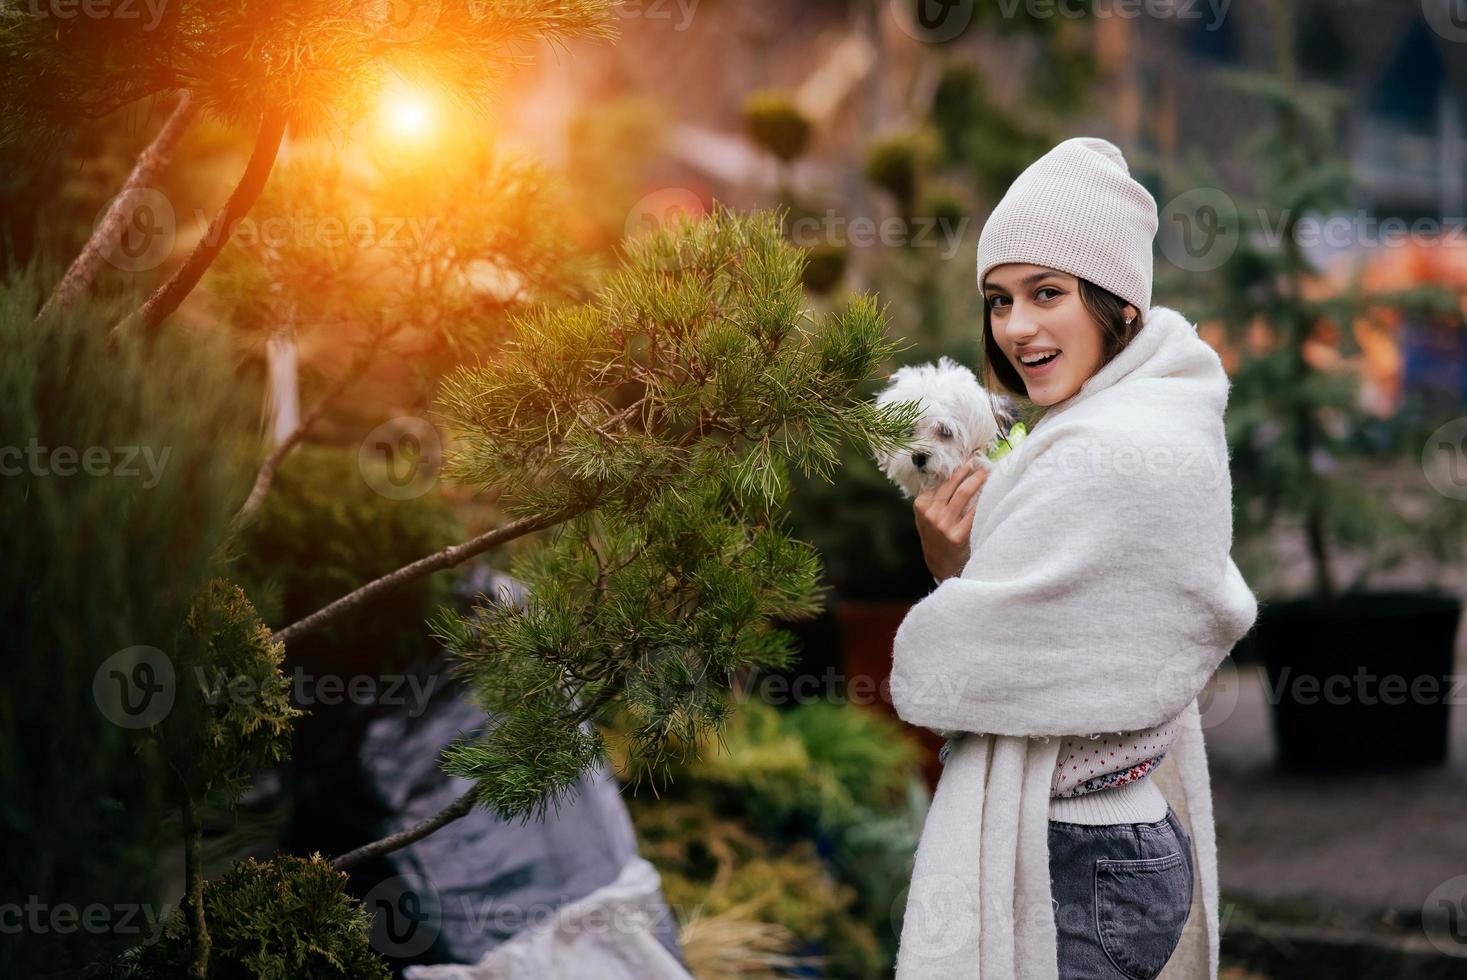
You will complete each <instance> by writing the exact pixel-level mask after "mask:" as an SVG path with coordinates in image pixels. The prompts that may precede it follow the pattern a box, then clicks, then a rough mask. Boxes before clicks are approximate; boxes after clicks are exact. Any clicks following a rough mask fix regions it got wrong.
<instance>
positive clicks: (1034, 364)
mask: <svg viewBox="0 0 1467 980" xmlns="http://www.w3.org/2000/svg"><path fill="white" fill-rule="evenodd" d="M1060 353H1061V352H1060V351H1055V352H1054V353H1052V354H1049V355H1046V356H1045V357H1042V358H1040V359H1038V360H1035V361H1027V360H1021V361H1020V362H1019V363H1020V364H1022V365H1023V367H1024V370H1026V371H1031V372H1032V371H1040V370H1043V369H1045V368H1047V367H1048V366H1049V365H1051V364H1053V363H1054V362H1055V360H1056V359H1057V358H1058V357H1059V356H1060Z"/></svg>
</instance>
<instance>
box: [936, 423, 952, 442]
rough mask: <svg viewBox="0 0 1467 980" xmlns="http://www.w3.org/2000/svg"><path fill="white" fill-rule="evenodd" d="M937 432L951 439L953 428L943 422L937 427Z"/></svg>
mask: <svg viewBox="0 0 1467 980" xmlns="http://www.w3.org/2000/svg"><path fill="white" fill-rule="evenodd" d="M937 434H938V435H940V436H942V437H943V438H944V439H951V438H952V437H953V430H952V429H949V428H948V427H947V423H946V422H943V423H942V424H941V425H939V426H938V427H937Z"/></svg>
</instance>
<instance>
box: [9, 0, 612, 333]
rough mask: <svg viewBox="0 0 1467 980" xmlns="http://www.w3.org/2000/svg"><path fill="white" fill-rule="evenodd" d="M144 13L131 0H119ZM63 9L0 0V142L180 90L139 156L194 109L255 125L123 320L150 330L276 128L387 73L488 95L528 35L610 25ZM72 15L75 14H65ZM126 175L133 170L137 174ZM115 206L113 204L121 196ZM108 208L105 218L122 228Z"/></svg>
mask: <svg viewBox="0 0 1467 980" xmlns="http://www.w3.org/2000/svg"><path fill="white" fill-rule="evenodd" d="M130 7H131V9H132V10H134V11H140V8H141V7H142V5H137V6H131V5H130ZM121 9H122V8H121V7H119V8H118V10H116V11H113V10H110V9H109V11H107V15H106V16H91V15H89V14H87V15H83V16H61V15H60V14H58V12H57V10H56V8H55V7H53V6H52V5H49V4H32V3H30V2H29V0H0V77H3V78H4V79H5V82H6V83H5V85H4V86H3V88H0V142H3V141H10V140H21V139H24V140H25V141H26V142H27V144H28V145H32V146H37V147H42V146H46V145H52V144H54V143H55V142H56V140H57V139H59V137H60V136H62V135H63V134H64V133H65V132H66V129H67V126H68V125H69V124H70V123H72V122H74V121H75V120H77V119H95V118H101V117H103V116H106V115H108V114H110V113H112V112H115V111H116V110H118V109H121V108H123V107H124V106H128V105H131V104H133V103H135V102H138V101H139V100H142V99H146V98H153V97H160V96H161V97H168V96H170V95H176V96H178V97H181V101H179V102H177V103H176V106H175V109H174V113H175V115H174V116H173V117H172V119H171V120H170V123H169V124H167V125H165V127H164V129H163V131H161V132H160V135H159V140H158V141H155V143H154V145H153V146H152V147H151V148H150V150H149V151H145V153H144V154H143V156H142V158H140V160H139V167H140V168H143V169H144V171H145V174H144V179H146V176H147V174H149V173H156V172H157V171H158V170H159V169H161V167H162V166H164V165H166V162H167V158H168V156H169V155H170V154H171V148H172V146H173V145H176V140H177V137H178V133H179V131H180V130H181V129H183V128H186V127H187V125H188V124H189V123H190V122H191V121H192V119H193V118H194V117H195V116H196V115H198V114H207V115H211V116H214V117H216V118H219V119H221V120H223V121H225V122H228V123H232V124H236V125H239V126H243V127H248V128H250V129H253V130H254V131H255V134H256V135H255V139H254V145H253V148H252V150H251V152H250V157H249V160H248V162H247V163H246V165H245V169H244V172H243V174H242V175H241V177H240V180H239V183H238V185H237V186H236V187H235V189H234V191H233V193H231V194H230V196H229V199H228V201H227V202H226V203H225V205H224V206H223V208H221V210H220V211H219V213H218V214H217V215H216V216H215V218H214V220H213V221H212V222H211V223H210V226H209V233H208V234H206V235H205V236H204V237H203V239H202V240H201V241H200V242H199V243H198V245H196V246H195V248H194V250H193V251H192V252H191V253H190V254H189V255H188V257H187V258H186V259H185V260H184V262H183V264H182V265H181V266H180V267H179V268H178V269H177V270H176V271H175V272H174V273H173V274H172V275H171V276H169V277H168V279H167V280H166V281H165V282H164V283H163V284H162V285H160V286H159V287H158V288H157V289H156V290H155V291H154V292H153V294H152V295H151V296H150V297H149V298H148V299H147V301H146V302H145V303H144V304H143V305H142V307H141V308H140V309H138V310H137V311H135V313H134V314H133V315H132V316H131V317H129V318H128V319H127V320H126V321H124V323H125V324H126V325H127V326H128V327H134V326H135V327H138V328H140V329H143V330H145V331H152V330H153V329H155V328H156V327H157V326H158V324H159V323H160V322H161V321H162V320H163V318H164V317H166V316H168V315H169V314H170V313H172V312H173V311H174V310H175V309H177V308H178V305H179V303H181V302H182V301H183V299H184V297H185V296H187V295H188V293H189V292H190V291H191V290H192V289H193V288H194V286H195V285H197V283H198V281H199V279H200V277H201V276H202V275H203V273H204V270H205V269H207V268H208V266H209V264H210V263H211V262H212V261H213V260H214V258H215V257H216V256H217V255H218V254H219V250H220V249H221V248H223V246H224V244H225V243H226V242H227V241H228V240H229V232H230V231H231V230H232V229H233V227H234V225H235V223H236V222H238V221H239V220H240V219H241V218H242V217H244V216H245V215H246V214H248V213H249V210H250V207H251V206H252V205H253V204H254V202H255V199H256V198H257V197H258V196H259V194H260V192H261V189H262V188H263V187H264V186H265V181H266V179H267V178H268V177H269V175H270V171H271V168H272V167H273V165H274V163H275V158H276V155H277V153H278V151H279V148H280V143H281V140H282V138H283V137H284V135H285V130H286V127H287V126H290V127H291V131H292V133H294V134H295V135H298V136H310V135H315V134H319V133H324V132H333V131H337V130H339V129H340V128H341V127H342V126H343V125H344V124H345V123H347V122H348V121H350V120H351V119H354V118H357V117H359V116H360V115H361V114H362V113H363V112H364V111H366V109H367V108H368V107H369V106H370V105H371V104H372V100H373V98H374V97H375V96H376V95H377V94H378V93H379V92H380V91H382V89H383V87H384V86H385V85H387V84H389V83H390V82H391V81H393V80H394V79H398V78H407V79H410V80H414V81H417V82H421V83H423V84H429V85H432V86H434V87H435V88H436V89H437V90H439V91H441V92H442V93H443V95H444V97H445V98H447V99H449V100H452V101H454V102H455V103H457V104H458V105H460V106H462V107H465V108H468V109H474V108H481V107H482V106H484V105H485V104H486V103H487V101H488V100H489V99H490V97H491V94H492V91H493V83H494V81H495V79H496V78H497V77H498V76H499V75H500V73H501V72H502V70H503V69H504V67H505V66H506V65H507V64H509V63H511V62H513V61H514V60H516V59H519V58H523V57H524V52H525V50H526V49H527V48H528V47H529V46H531V45H533V44H534V43H536V42H539V41H542V40H548V41H551V42H563V41H565V40H567V39H569V38H573V37H582V36H600V37H605V36H608V35H609V34H610V20H609V18H610V9H611V4H610V0H559V2H557V3H554V4H531V3H525V2H523V0H448V2H442V3H432V4H412V5H407V4H401V3H398V2H395V0H377V2H369V3H362V4H349V5H343V4H342V3H340V2H338V0H305V2H302V3H292V4H289V5H286V6H280V5H278V4H273V3H238V2H229V0H173V2H169V3H166V4H160V5H158V6H157V8H156V15H153V13H152V12H151V11H150V14H149V15H148V16H142V15H139V16H121ZM72 13H75V11H72ZM138 182H139V181H138V175H137V174H135V175H134V178H132V179H130V180H129V182H128V183H129V185H135V184H137V183H138ZM122 206H124V207H125V206H126V205H125V201H124V202H122ZM125 220H126V214H125V213H123V214H113V215H109V216H108V219H107V220H105V221H104V222H103V230H104V231H105V230H106V229H108V228H110V229H112V231H113V233H115V231H116V230H117V229H120V228H121V227H122V224H123V222H124V221H125ZM100 247H101V242H100V240H99V239H97V238H96V237H95V236H94V239H93V240H92V241H91V242H89V244H88V246H87V248H86V249H84V251H83V254H82V256H79V257H78V261H79V262H80V263H81V266H80V267H78V268H77V269H76V273H77V274H76V275H70V276H68V277H65V278H63V281H62V282H63V285H64V290H65V292H64V293H63V294H62V295H61V296H59V297H58V303H59V304H60V305H64V304H65V303H66V302H70V300H71V299H72V298H74V296H75V294H76V293H77V292H79V291H81V290H83V289H84V288H85V287H86V285H87V284H88V283H89V282H90V279H91V277H93V276H95V273H96V270H97V268H99V267H100V263H99V262H98V261H97V259H96V254H95V252H96V250H97V249H98V248H100Z"/></svg>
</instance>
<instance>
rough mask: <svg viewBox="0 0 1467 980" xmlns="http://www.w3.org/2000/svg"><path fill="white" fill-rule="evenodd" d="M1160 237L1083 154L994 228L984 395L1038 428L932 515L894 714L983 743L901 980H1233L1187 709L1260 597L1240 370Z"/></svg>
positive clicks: (961, 763) (918, 508)
mask: <svg viewBox="0 0 1467 980" xmlns="http://www.w3.org/2000/svg"><path fill="white" fill-rule="evenodd" d="M1156 228H1157V210H1156V203H1155V201H1154V200H1153V199H1152V197H1151V195H1150V194H1149V193H1148V192H1147V191H1146V190H1145V188H1143V187H1142V186H1141V185H1140V184H1138V183H1136V181H1134V180H1133V179H1132V178H1131V177H1130V175H1129V172H1128V170H1127V167H1126V163H1125V159H1124V157H1123V156H1122V154H1121V152H1120V151H1119V150H1118V149H1117V148H1116V147H1115V146H1113V145H1112V144H1110V143H1108V142H1106V141H1105V140H1100V139H1095V138H1089V137H1080V138H1076V139H1070V140H1066V141H1064V142H1062V143H1060V144H1059V145H1058V146H1056V147H1055V148H1054V149H1052V150H1051V151H1050V152H1049V153H1047V154H1045V155H1044V156H1043V157H1041V158H1040V159H1039V160H1037V161H1036V162H1035V163H1034V164H1032V165H1031V166H1030V167H1029V168H1028V169H1027V170H1026V171H1025V172H1024V173H1023V174H1021V175H1020V176H1019V178H1018V179H1016V180H1015V181H1014V184H1013V185H1012V186H1011V187H1010V188H1009V191H1008V192H1007V193H1006V194H1005V196H1004V198H1003V200H1002V201H1001V202H1000V203H999V205H998V207H997V208H995V209H994V212H993V214H992V215H991V216H990V218H989V220H988V222H987V223H986V224H985V226H984V229H983V232H982V235H981V236H980V240H979V245H978V285H979V288H980V290H981V291H982V294H983V298H984V324H983V327H984V329H983V343H984V350H985V361H986V364H985V381H986V384H987V386H988V387H989V389H990V390H1000V389H1001V390H1006V391H1007V392H1009V393H1012V394H1014V395H1017V396H1019V397H1022V398H1025V399H1027V400H1029V401H1030V402H1032V403H1033V404H1034V405H1036V406H1041V407H1043V408H1044V409H1045V411H1044V413H1043V415H1042V416H1041V417H1040V419H1039V421H1038V423H1037V424H1036V425H1035V426H1034V428H1033V431H1032V433H1031V434H1030V435H1029V436H1028V438H1026V439H1025V440H1024V441H1022V442H1021V443H1019V445H1018V446H1017V447H1016V448H1015V449H1014V451H1013V452H1011V453H1010V454H1009V455H1008V456H1007V457H1005V459H1004V460H1002V461H1001V462H1000V463H999V464H997V465H996V466H995V467H994V468H993V469H991V470H990V469H986V468H974V469H970V470H964V471H959V472H958V473H955V474H953V476H952V477H951V478H949V479H948V480H947V481H946V482H945V483H943V484H942V485H940V486H938V487H936V488H934V489H932V490H929V491H926V492H924V493H923V494H921V495H919V496H918V497H917V498H916V500H915V502H914V511H915V516H916V522H917V527H918V531H919V533H920V534H921V538H922V545H923V550H924V553H925V556H926V560H927V563H928V566H929V568H930V569H931V570H932V573H933V575H934V576H935V577H936V578H937V579H938V581H939V582H940V584H939V586H938V588H937V590H936V591H935V592H933V593H932V594H931V595H929V596H928V597H927V598H926V599H924V600H923V601H922V602H920V603H918V604H917V605H916V606H914V607H913V609H912V610H911V612H910V613H909V614H908V616H907V618H906V619H905V620H904V621H903V623H902V626H901V628H900V629H899V630H898V632H897V636H896V639H895V642H894V647H893V671H892V700H893V703H894V704H895V705H896V707H897V710H898V712H899V714H901V716H902V717H903V718H904V719H906V720H907V721H909V722H911V723H913V724H919V725H923V726H924V727H928V728H932V729H934V730H941V731H946V732H959V733H965V734H962V735H959V736H958V737H956V738H954V739H950V740H949V743H948V745H947V746H945V747H944V753H943V754H944V760H945V767H944V772H943V777H942V780H941V782H940V784H939V786H938V791H937V795H936V797H935V798H934V800H933V806H932V809H931V811H929V814H928V818H927V821H926V823H925V824H924V826H923V832H922V841H921V843H920V844H919V847H918V855H917V862H916V868H915V870H914V873H913V882H912V888H911V890H910V891H909V895H908V902H907V907H906V917H905V921H904V923H903V930H902V944H901V948H900V951H899V957H898V968H897V976H898V978H899V980H907V978H911V977H919V976H920V977H932V978H958V977H979V978H983V980H987V978H990V977H992V978H997V977H1005V978H1008V977H1016V978H1020V980H1028V978H1031V977H1037V978H1059V980H1151V978H1153V977H1158V976H1165V977H1168V978H1171V977H1182V978H1187V980H1192V978H1199V977H1210V978H1215V977H1216V975H1217V922H1216V908H1215V906H1216V895H1217V887H1216V851H1215V844H1214V837H1213V828H1212V817H1211V809H1212V808H1211V795H1210V789H1209V787H1208V781H1207V772H1206V754H1205V749H1204V748H1203V743H1202V738H1201V730H1200V722H1199V719H1198V712H1197V704H1196V697H1197V695H1198V693H1199V692H1200V691H1201V689H1202V686H1203V685H1204V684H1205V683H1206V681H1207V679H1208V677H1210V676H1211V674H1212V672H1213V671H1214V670H1215V669H1216V667H1217V664H1218V663H1219V662H1220V661H1221V659H1222V658H1223V657H1225V656H1226V655H1227V654H1228V652H1229V651H1230V650H1231V649H1232V646H1233V645H1234V644H1235V643H1236V642H1237V640H1238V639H1239V638H1241V637H1242V635H1243V634H1244V633H1246V632H1247V630H1248V629H1249V628H1250V627H1251V625H1252V623H1253V621H1254V618H1255V617H1256V614H1257V602H1256V600H1255V598H1254V596H1253V594H1252V592H1251V590H1249V588H1248V587H1247V584H1246V583H1245V582H1244V581H1243V579H1242V576H1241V575H1240V574H1239V573H1238V570H1237V567H1236V565H1234V564H1233V562H1232V559H1231V558H1230V557H1229V555H1228V552H1229V549H1230V547H1231V539H1232V512H1231V482H1230V479H1229V477H1228V473H1227V448H1226V441H1225V439H1224V435H1223V428H1222V416H1223V410H1224V408H1225V406H1226V401H1227V389H1228V381H1227V377H1226V375H1225V373H1224V372H1223V369H1222V365H1221V362H1220V361H1219V359H1218V357H1217V355H1216V353H1215V352H1213V351H1212V349H1211V348H1210V347H1208V345H1207V344H1206V343H1205V342H1203V341H1202V340H1201V339H1200V338H1199V337H1197V335H1196V331H1195V328H1194V327H1193V326H1192V325H1191V324H1189V323H1188V322H1187V321H1186V320H1185V319H1184V318H1183V317H1182V316H1181V315H1180V314H1179V313H1177V312H1176V311H1174V310H1170V309H1167V308H1165V307H1154V308H1153V307H1152V306H1151V305H1150V300H1151V279H1152V260H1151V245H1152V239H1153V237H1154V236H1155V233H1156ZM970 504H973V506H972V507H971V508H970V507H969V505H970ZM966 733H972V734H971V735H970V734H966ZM1163 763H1167V765H1165V766H1163ZM1046 818H1047V819H1046ZM1045 900H1047V901H1045ZM1187 936H1190V937H1191V941H1190V942H1187V943H1186V944H1185V945H1184V943H1183V940H1184V937H1187ZM1164 970H1165V972H1163V971H1164Z"/></svg>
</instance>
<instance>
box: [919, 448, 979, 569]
mask: <svg viewBox="0 0 1467 980" xmlns="http://www.w3.org/2000/svg"><path fill="white" fill-rule="evenodd" d="M986 482H988V469H987V468H986V467H983V466H980V465H978V464H977V463H974V462H972V461H971V460H970V461H968V462H966V463H964V464H963V465H962V466H960V467H958V468H957V469H956V470H954V471H953V472H952V475H951V476H949V477H948V478H947V479H946V480H944V481H942V482H941V483H939V484H938V485H937V486H935V487H933V488H932V489H930V490H923V491H922V492H921V493H919V494H917V496H916V498H915V499H914V500H913V501H912V511H913V513H914V514H915V516H916V518H917V534H918V536H919V537H921V539H922V557H923V558H925V559H926V561H927V568H928V570H929V571H931V572H932V574H933V575H934V576H935V577H936V578H937V580H938V581H939V582H940V581H942V580H944V579H949V578H952V577H953V576H954V575H956V574H958V573H959V572H961V571H962V570H963V566H964V565H966V564H967V563H968V535H969V533H970V532H971V531H972V530H973V511H974V510H975V509H976V508H974V507H969V506H968V503H969V502H970V501H972V500H973V498H974V497H975V496H977V494H978V491H979V490H981V489H982V488H983V484H984V483H986Z"/></svg>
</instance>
